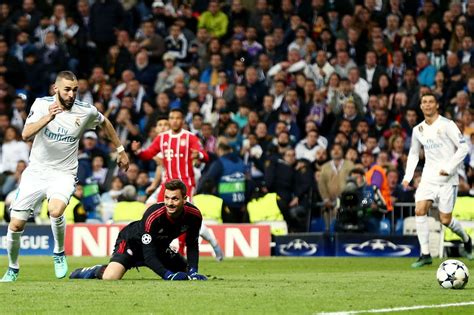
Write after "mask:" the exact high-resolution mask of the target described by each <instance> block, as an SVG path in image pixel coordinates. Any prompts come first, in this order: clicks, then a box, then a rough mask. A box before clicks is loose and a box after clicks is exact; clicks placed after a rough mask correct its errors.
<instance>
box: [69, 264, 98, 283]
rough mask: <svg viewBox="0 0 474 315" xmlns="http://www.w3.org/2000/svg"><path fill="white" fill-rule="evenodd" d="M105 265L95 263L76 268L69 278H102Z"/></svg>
mask: <svg viewBox="0 0 474 315" xmlns="http://www.w3.org/2000/svg"><path fill="white" fill-rule="evenodd" d="M105 268H107V265H95V266H92V267H85V268H78V269H76V270H74V271H73V272H71V275H70V276H69V279H100V280H101V279H102V275H103V274H104V270H105Z"/></svg>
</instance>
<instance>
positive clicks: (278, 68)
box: [267, 63, 282, 77]
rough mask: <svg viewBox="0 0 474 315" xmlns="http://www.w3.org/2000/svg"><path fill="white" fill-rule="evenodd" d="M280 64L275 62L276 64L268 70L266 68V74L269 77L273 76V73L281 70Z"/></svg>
mask: <svg viewBox="0 0 474 315" xmlns="http://www.w3.org/2000/svg"><path fill="white" fill-rule="evenodd" d="M281 69H282V68H281V64H279V63H277V64H276V65H274V66H273V67H271V68H270V70H268V73H267V75H268V76H269V77H273V76H274V75H275V74H277V73H278V72H280V71H281Z"/></svg>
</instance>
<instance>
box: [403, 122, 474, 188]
mask: <svg viewBox="0 0 474 315" xmlns="http://www.w3.org/2000/svg"><path fill="white" fill-rule="evenodd" d="M421 147H423V149H424V152H425V166H424V167H423V173H422V175H421V181H422V182H426V183H434V184H452V185H457V184H458V183H459V176H458V172H457V171H458V168H459V165H460V164H461V162H462V161H463V160H464V158H465V157H466V154H467V153H468V151H469V147H468V145H467V143H466V139H465V138H464V137H463V135H462V133H461V131H460V130H459V128H458V126H457V125H456V124H455V123H454V122H453V121H452V120H449V119H447V118H445V117H443V116H441V115H440V116H439V117H438V118H437V119H436V120H435V121H434V122H433V123H432V124H431V125H428V124H427V123H426V122H425V121H423V122H421V123H420V124H418V125H417V126H415V127H414V128H413V135H412V140H411V147H410V153H409V154H408V162H407V169H406V171H405V176H404V178H403V180H406V181H408V182H409V181H411V179H412V178H413V174H414V172H415V168H416V165H417V164H418V159H419V155H420V149H421ZM441 170H444V171H446V172H447V173H448V174H449V176H441V175H439V172H440V171H441Z"/></svg>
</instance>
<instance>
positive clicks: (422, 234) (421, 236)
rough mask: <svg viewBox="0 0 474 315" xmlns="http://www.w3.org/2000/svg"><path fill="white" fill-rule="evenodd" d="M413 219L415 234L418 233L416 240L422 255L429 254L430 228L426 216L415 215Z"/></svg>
mask: <svg viewBox="0 0 474 315" xmlns="http://www.w3.org/2000/svg"><path fill="white" fill-rule="evenodd" d="M415 221H416V234H417V235H418V241H419V242H420V247H421V253H422V254H423V255H429V254H430V247H429V238H430V229H429V225H428V216H427V215H422V216H419V215H417V216H416V219H415Z"/></svg>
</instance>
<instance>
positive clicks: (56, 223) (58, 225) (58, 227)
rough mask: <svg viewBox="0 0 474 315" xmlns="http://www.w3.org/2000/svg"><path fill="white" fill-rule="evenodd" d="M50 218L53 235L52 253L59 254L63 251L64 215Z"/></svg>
mask: <svg viewBox="0 0 474 315" xmlns="http://www.w3.org/2000/svg"><path fill="white" fill-rule="evenodd" d="M50 220H51V230H52V231H53V236H54V250H53V253H55V254H59V253H62V252H64V235H65V234H66V219H65V218H64V215H61V216H60V217H57V218H53V217H50Z"/></svg>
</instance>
